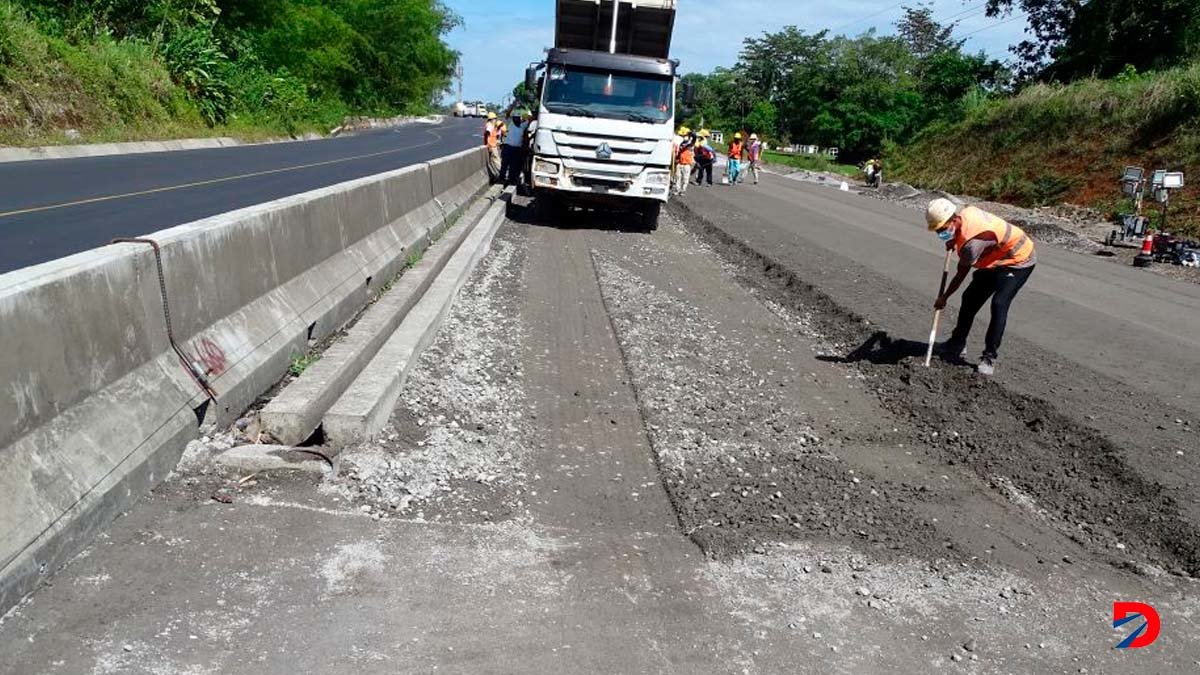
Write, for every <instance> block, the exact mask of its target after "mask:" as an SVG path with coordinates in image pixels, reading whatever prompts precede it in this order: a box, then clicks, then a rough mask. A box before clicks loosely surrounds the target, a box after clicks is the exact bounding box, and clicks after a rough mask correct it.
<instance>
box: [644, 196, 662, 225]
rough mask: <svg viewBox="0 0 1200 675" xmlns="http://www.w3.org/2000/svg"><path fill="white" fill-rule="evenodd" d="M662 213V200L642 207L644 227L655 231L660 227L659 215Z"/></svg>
mask: <svg viewBox="0 0 1200 675" xmlns="http://www.w3.org/2000/svg"><path fill="white" fill-rule="evenodd" d="M661 213H662V202H651V203H650V204H648V205H647V206H645V207H643V208H642V211H641V217H642V229H644V230H646V231H647V232H653V231H655V230H657V229H658V216H659V215H660V214H661Z"/></svg>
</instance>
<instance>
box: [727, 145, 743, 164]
mask: <svg viewBox="0 0 1200 675" xmlns="http://www.w3.org/2000/svg"><path fill="white" fill-rule="evenodd" d="M729 159H736V160H738V161H741V159H742V142H741V141H734V142H732V143H730V144H729Z"/></svg>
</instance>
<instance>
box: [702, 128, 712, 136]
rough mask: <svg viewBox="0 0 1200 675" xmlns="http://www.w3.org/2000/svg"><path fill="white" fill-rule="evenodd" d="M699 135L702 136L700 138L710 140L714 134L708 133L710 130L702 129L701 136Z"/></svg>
mask: <svg viewBox="0 0 1200 675" xmlns="http://www.w3.org/2000/svg"><path fill="white" fill-rule="evenodd" d="M699 135H700V138H708V137H709V136H711V135H712V134H710V133H709V132H708V129H701V130H700V134H699Z"/></svg>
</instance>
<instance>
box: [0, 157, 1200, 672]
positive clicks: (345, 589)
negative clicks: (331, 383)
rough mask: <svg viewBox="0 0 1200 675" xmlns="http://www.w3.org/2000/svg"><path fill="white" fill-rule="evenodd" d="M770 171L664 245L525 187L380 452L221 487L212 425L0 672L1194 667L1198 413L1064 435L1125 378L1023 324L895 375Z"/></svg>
mask: <svg viewBox="0 0 1200 675" xmlns="http://www.w3.org/2000/svg"><path fill="white" fill-rule="evenodd" d="M782 180H783V179H778V178H774V177H768V179H767V182H766V183H765V184H764V186H763V187H761V188H754V189H753V190H750V189H747V190H746V191H745V192H743V193H736V194H737V196H736V197H731V196H730V195H734V194H735V193H734V192H733V191H732V190H734V189H731V188H713V189H712V190H710V191H708V192H704V191H700V192H698V193H697V194H694V195H693V194H689V196H688V197H687V198H686V199H684V200H682V204H680V206H681V207H683V208H672V209H671V210H670V211H669V212H668V213H667V214H666V215H665V216H664V218H663V222H662V224H661V226H660V228H659V229H658V231H656V232H653V233H646V232H641V231H637V230H636V229H635V228H632V227H630V226H629V224H628V223H627V222H626V220H625V219H623V218H620V217H613V216H602V215H598V214H588V213H580V212H571V213H570V214H568V215H567V216H566V217H564V218H563V219H562V220H560V221H558V222H547V221H543V220H539V219H537V218H535V217H534V216H533V209H532V208H531V207H530V205H529V204H528V203H527V201H526V200H517V202H516V203H515V204H514V205H513V206H512V208H511V209H510V213H509V221H508V222H507V223H505V224H504V226H503V227H502V229H501V231H500V234H499V235H498V239H497V242H496V244H495V246H494V247H493V251H492V253H491V254H490V255H489V256H488V257H487V258H486V259H485V260H484V262H483V263H482V264H481V266H480V269H479V270H477V271H476V273H475V274H474V276H473V278H472V279H471V281H470V282H469V283H468V285H467V286H466V287H465V288H464V290H463V292H462V294H461V295H460V296H459V300H458V302H457V303H456V305H455V307H454V309H453V312H452V315H451V317H450V318H449V319H448V321H447V323H446V324H445V325H444V326H443V328H442V330H441V332H440V333H439V337H438V339H437V341H436V342H435V344H434V345H433V347H431V348H430V349H429V350H428V351H427V352H426V353H425V354H424V355H423V357H422V359H421V362H420V364H419V366H418V368H417V371H416V372H415V373H414V374H413V376H412V377H411V379H410V385H409V386H408V387H407V388H406V390H405V393H404V395H403V396H402V397H401V401H400V403H399V404H398V406H397V409H396V411H395V415H394V416H393V419H392V425H391V428H390V429H389V430H388V431H387V432H386V433H385V434H384V435H383V436H382V437H381V438H380V439H378V440H377V441H374V442H371V443H367V444H364V445H363V446H361V447H358V448H354V449H351V450H349V451H347V452H345V453H343V455H342V456H341V457H339V459H338V473H337V475H332V474H331V473H327V474H326V475H324V476H317V475H304V474H296V473H265V474H258V475H253V476H246V475H241V474H238V473H236V472H230V471H227V470H222V469H218V468H216V467H215V466H214V465H213V464H211V461H210V460H211V455H212V453H213V452H215V451H217V450H219V449H220V448H221V447H225V446H228V445H230V444H231V443H233V442H236V434H235V433H233V432H230V431H225V432H221V433H219V434H213V435H212V437H210V440H209V442H207V443H201V444H197V446H196V447H194V448H192V450H191V452H189V455H188V458H187V461H186V462H185V463H184V464H183V465H182V466H181V467H180V469H179V470H178V471H177V472H176V474H175V475H174V476H172V477H171V479H170V480H168V482H167V483H165V484H164V485H163V486H162V487H160V488H159V489H158V490H156V491H155V493H154V494H152V495H150V496H149V497H147V498H146V499H145V500H143V502H142V503H140V504H139V505H138V507H136V508H135V509H134V510H133V511H131V512H130V513H129V514H127V515H126V516H125V517H123V518H122V519H120V520H119V521H117V523H115V524H114V525H113V527H112V528H110V530H109V532H107V533H106V534H105V535H103V536H102V537H101V539H100V540H98V541H97V543H96V545H94V546H93V547H92V548H91V549H89V550H88V551H87V552H85V553H84V554H83V555H81V556H80V557H79V558H78V559H77V560H75V561H74V562H73V563H71V564H70V565H69V566H68V567H67V568H66V569H65V570H63V571H62V572H60V573H59V574H57V575H56V576H55V577H54V578H53V581H52V584H51V585H48V586H47V587H45V588H43V589H41V590H40V591H39V592H37V593H35V594H34V595H33V596H32V597H31V598H30V599H29V600H28V601H27V602H26V603H24V604H23V605H21V606H20V607H18V608H16V609H15V610H14V611H13V612H11V613H10V614H9V615H8V616H6V617H4V619H3V622H2V623H0V651H2V652H3V653H4V654H5V657H4V658H3V659H0V672H5V673H7V672H12V673H40V672H49V673H55V672H62V673H76V672H79V673H119V672H147V673H218V672H220V673H225V672H254V673H294V672H298V671H299V672H330V673H342V672H355V673H359V672H389V673H394V672H413V673H418V672H419V673H425V672H435V671H436V672H456V673H458V672H461V673H480V672H497V673H501V672H503V673H529V672H555V673H593V672H622V673H643V672H644V673H657V672H679V673H685V672H686V673H694V672H714V673H779V672H802V673H896V672H903V673H908V672H933V671H945V672H959V671H963V672H972V673H1013V672H1022V673H1025V672H1028V673H1034V672H1036V673H1084V672H1093V673H1103V672H1119V671H1125V670H1141V671H1143V672H1155V673H1190V672H1196V671H1197V669H1198V668H1200V643H1197V642H1196V640H1195V639H1194V636H1195V635H1196V634H1197V627H1198V625H1197V622H1198V621H1200V614H1197V612H1200V600H1198V599H1197V596H1196V590H1197V589H1196V583H1197V582H1196V581H1195V579H1194V578H1193V576H1194V575H1197V574H1200V552H1198V550H1197V546H1200V538H1198V536H1197V529H1196V527H1197V523H1198V522H1200V520H1198V518H1197V510H1196V509H1197V507H1196V502H1197V495H1198V493H1197V492H1196V478H1197V476H1196V469H1195V467H1193V466H1192V465H1191V460H1192V459H1193V458H1194V457H1195V456H1196V453H1197V452H1200V444H1197V443H1196V441H1195V439H1196V436H1195V430H1196V426H1195V425H1196V424H1197V422H1196V419H1195V414H1194V411H1193V408H1194V406H1193V404H1194V402H1192V403H1186V404H1182V403H1181V404H1178V407H1177V408H1169V407H1167V406H1166V405H1165V404H1163V402H1162V401H1159V400H1157V399H1155V400H1154V401H1153V405H1151V404H1150V403H1146V404H1145V405H1144V406H1143V407H1136V406H1135V407H1133V408H1132V409H1127V410H1125V412H1124V415H1123V416H1122V417H1121V418H1120V419H1111V420H1107V421H1106V420H1103V419H1089V416H1092V417H1096V416H1099V417H1107V416H1105V415H1104V414H1103V411H1104V410H1106V409H1107V407H1108V406H1110V405H1115V404H1114V403H1113V401H1115V400H1116V399H1117V398H1121V397H1122V396H1123V392H1122V391H1120V390H1118V389H1117V388H1116V385H1114V384H1113V381H1112V380H1109V379H1105V378H1106V377H1108V376H1106V375H1103V374H1099V373H1096V372H1093V371H1090V370H1085V369H1081V368H1080V367H1079V366H1077V365H1072V364H1066V365H1064V364H1063V363H1059V362H1056V360H1055V358H1054V357H1053V356H1052V355H1048V354H1046V353H1044V352H1039V351H1037V350H1038V349H1039V348H1037V347H1035V346H1031V344H1030V343H1027V342H1026V339H1025V338H1023V337H1016V338H1014V339H1013V341H1012V342H1013V345H1014V348H1013V350H1012V352H1013V355H1014V359H1013V360H1014V361H1015V360H1017V357H1018V355H1019V358H1020V359H1021V360H1022V361H1027V363H1026V365H1025V366H1016V365H1015V364H1013V366H1012V367H1011V368H1010V370H1008V371H1003V372H1004V374H1005V376H1004V377H998V378H997V379H996V380H995V381H988V380H982V379H980V378H979V377H978V376H976V375H975V374H974V373H973V372H972V371H970V369H967V368H960V367H953V366H950V365H949V364H938V366H937V367H935V368H932V369H925V368H922V367H920V366H919V365H917V364H916V363H915V360H916V357H917V355H918V353H920V352H921V351H922V350H923V347H924V345H923V344H920V343H917V342H914V341H912V340H906V339H904V338H903V337H898V336H903V335H908V334H910V333H911V332H912V331H910V330H909V329H908V326H909V321H908V319H906V318H901V317H911V323H912V324H913V325H918V324H923V323H924V322H925V321H927V319H928V315H927V313H926V311H925V310H926V307H925V305H926V304H927V303H926V302H924V301H923V300H921V299H919V298H918V297H917V294H915V293H913V292H911V291H909V290H908V289H906V288H903V287H901V286H900V285H898V284H896V283H895V282H894V281H891V282H889V280H888V279H886V278H885V277H883V276H881V275H879V274H877V273H875V272H872V271H870V270H866V269H863V268H861V267H858V266H855V265H854V264H852V263H850V262H848V261H846V260H843V259H838V258H833V257H823V256H826V254H824V253H822V252H821V251H820V250H819V249H818V248H816V247H815V246H814V245H810V244H809V243H808V241H807V240H804V239H802V238H801V237H799V236H792V235H786V234H783V233H782V230H777V229H772V228H774V227H775V225H774V224H776V223H783V222H785V221H787V220H788V218H801V219H802V218H805V217H806V216H805V215H804V214H803V213H802V212H801V211H799V210H797V209H796V208H795V207H794V204H813V203H816V202H818V201H819V199H818V198H816V197H813V196H811V195H808V196H806V195H805V194H804V193H796V194H791V193H786V194H788V195H789V196H788V199H790V200H793V201H791V202H784V201H781V202H780V203H779V205H778V207H777V208H776V206H774V205H772V204H771V203H768V200H769V199H773V198H774V197H771V195H775V194H784V193H785V192H786V190H787V189H789V188H786V187H784V186H782ZM772 181H779V183H776V184H774V185H773V184H772ZM740 189H741V188H736V190H740ZM721 190H725V192H721ZM743 204H746V205H749V204H754V205H755V206H754V208H749V207H747V208H742V206H741V205H743ZM789 204H792V205H793V206H789ZM814 208H816V207H814ZM822 208H823V207H822ZM777 213H778V214H787V216H784V215H777ZM785 241H786V242H790V243H787V244H786V245H785V243H784V242H785ZM865 241H871V240H870V239H867V240H865ZM901 267H902V265H901ZM848 280H852V281H853V282H854V284H853V286H846V287H843V286H841V285H840V284H843V283H845V282H847V281H848ZM917 303H920V304H917ZM881 322H882V323H883V325H886V329H885V328H884V327H883V326H881ZM927 328H928V327H927V325H926V326H925V330H927ZM1052 328H1053V327H1052V326H1050V325H1049V324H1047V325H1046V326H1044V327H1041V328H1040V329H1041V330H1047V331H1049V330H1052ZM918 334H919V331H918ZM1058 361H1062V359H1061V358H1060V359H1058ZM1024 368H1029V369H1032V370H1033V371H1035V372H1037V371H1041V372H1043V373H1051V372H1053V373H1055V378H1043V379H1047V380H1049V379H1056V380H1058V382H1059V384H1057V385H1054V386H1061V387H1064V390H1063V392H1062V395H1058V393H1057V392H1058V390H1057V389H1054V390H1053V391H1049V390H1045V389H1044V388H1043V389H1039V386H1041V385H1033V384H1026V385H1020V386H1018V385H1017V384H1015V383H1014V380H1016V379H1017V376H1018V375H1019V374H1022V373H1025V372H1027V371H1026V370H1024ZM1010 378H1011V379H1010ZM1044 386H1045V387H1049V386H1051V385H1044ZM1123 386H1127V387H1133V386H1134V385H1133V384H1130V383H1126V384H1124V385H1123ZM1139 386H1140V385H1139ZM1066 387H1070V388H1072V389H1073V390H1074V393H1072V392H1067V391H1066V390H1065V388H1066ZM1097 391H1108V392H1109V393H1108V394H1107V395H1108V396H1109V399H1104V398H1103V397H1102V396H1100V395H1098V394H1097V393H1096V392H1097ZM1073 396H1075V398H1073ZM1141 398H1142V399H1143V400H1145V399H1146V398H1147V396H1146V395H1145V394H1142V395H1141ZM1085 400H1086V401H1088V402H1089V403H1087V404H1086V405H1085V404H1084V403H1081V402H1080V401H1085ZM1164 411H1166V412H1165V413H1164ZM1164 414H1165V415H1166V417H1163V415H1164ZM1168 417H1169V419H1168ZM1175 420H1178V424H1176V423H1175ZM1122 429H1124V431H1122ZM1177 452H1178V453H1181V454H1178V455H1177V454H1176V453H1177ZM1137 457H1143V458H1151V459H1152V460H1153V461H1152V462H1150V464H1152V466H1145V465H1144V463H1141V462H1138V461H1135V459H1136V458H1137ZM1181 458H1182V459H1181ZM1185 460H1186V461H1187V464H1186V465H1185V464H1184V461H1185ZM214 496H220V497H221V498H222V499H221V500H220V501H218V500H214V498H213V497H214ZM225 502H228V503H225ZM1118 600H1138V601H1144V602H1150V603H1152V604H1153V605H1154V606H1155V607H1156V609H1157V610H1158V612H1159V614H1160V615H1161V617H1162V625H1163V630H1162V635H1161V637H1160V638H1159V640H1158V641H1157V642H1156V643H1155V644H1154V645H1152V646H1150V647H1148V648H1145V649H1142V650H1135V651H1128V652H1127V651H1122V650H1117V649H1114V648H1113V647H1114V645H1115V644H1116V643H1117V642H1118V641H1119V640H1120V639H1121V637H1122V636H1123V634H1124V631H1123V630H1122V631H1114V630H1113V629H1112V627H1111V620H1112V616H1111V613H1112V603H1113V602H1114V601H1118Z"/></svg>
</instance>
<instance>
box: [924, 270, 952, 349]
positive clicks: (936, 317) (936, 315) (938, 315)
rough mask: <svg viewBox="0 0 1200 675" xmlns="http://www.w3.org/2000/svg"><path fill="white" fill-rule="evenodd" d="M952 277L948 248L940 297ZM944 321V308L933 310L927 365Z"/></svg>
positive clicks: (939, 291) (939, 290)
mask: <svg viewBox="0 0 1200 675" xmlns="http://www.w3.org/2000/svg"><path fill="white" fill-rule="evenodd" d="M949 277H950V249H946V262H944V263H942V283H941V285H940V286H939V287H938V297H939V298H940V297H942V293H945V292H946V279H948V278H949ZM941 321H942V310H940V309H936V310H934V311H933V329H932V330H930V331H929V351H927V352H925V367H926V368H928V367H929V364H930V363H931V362H932V361H933V343H934V342H937V332H938V324H939V323H941Z"/></svg>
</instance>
